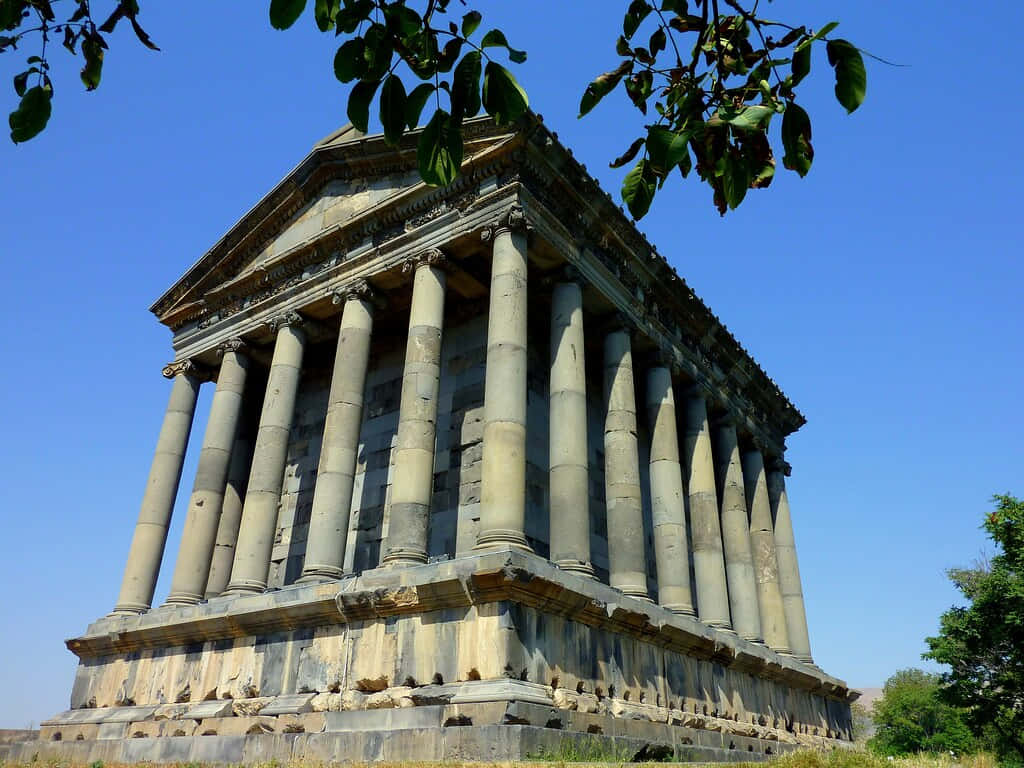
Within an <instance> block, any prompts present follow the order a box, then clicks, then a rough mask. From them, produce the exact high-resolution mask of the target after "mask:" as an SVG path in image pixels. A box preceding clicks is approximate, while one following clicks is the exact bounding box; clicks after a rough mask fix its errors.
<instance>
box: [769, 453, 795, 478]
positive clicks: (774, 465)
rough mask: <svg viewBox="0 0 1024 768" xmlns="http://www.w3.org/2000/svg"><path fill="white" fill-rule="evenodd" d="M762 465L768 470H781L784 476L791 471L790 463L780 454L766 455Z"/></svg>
mask: <svg viewBox="0 0 1024 768" xmlns="http://www.w3.org/2000/svg"><path fill="white" fill-rule="evenodd" d="M764 465H765V467H766V468H767V469H768V471H769V472H781V473H782V474H783V475H785V476H786V477H789V476H790V475H791V474H792V472H793V467H792V465H791V464H790V463H789V462H788V461H786V460H785V459H784V458H782V457H781V456H772V457H771V458H769V457H767V456H766V457H765V462H764Z"/></svg>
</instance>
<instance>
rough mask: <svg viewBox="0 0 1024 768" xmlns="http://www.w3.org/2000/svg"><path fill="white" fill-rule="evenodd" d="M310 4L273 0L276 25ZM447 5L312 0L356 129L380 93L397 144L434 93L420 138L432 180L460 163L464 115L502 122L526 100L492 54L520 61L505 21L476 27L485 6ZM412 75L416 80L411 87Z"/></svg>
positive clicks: (444, 179) (387, 129)
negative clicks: (451, 12)
mask: <svg viewBox="0 0 1024 768" xmlns="http://www.w3.org/2000/svg"><path fill="white" fill-rule="evenodd" d="M306 5H307V2H306V0H271V3H270V23H271V25H272V26H273V27H275V28H276V29H287V28H288V27H290V26H292V25H293V24H294V23H295V22H296V21H297V20H298V19H299V17H300V16H301V15H302V13H303V11H305V9H306ZM448 6H449V0H427V2H425V3H423V4H422V5H420V6H417V7H414V4H413V3H409V2H405V1H404V0H395V1H394V2H389V1H388V0H315V3H314V8H313V16H314V20H315V22H316V24H317V27H318V28H319V29H320V31H321V32H331V31H333V32H334V34H335V35H336V37H337V38H338V39H340V40H341V41H342V42H341V44H340V45H339V46H338V49H337V52H336V53H335V56H334V74H335V76H336V77H337V78H338V80H339V81H341V82H342V83H346V84H347V83H352V84H353V85H352V89H351V91H350V92H349V97H348V110H347V111H348V118H349V120H350V121H351V122H352V125H354V126H355V127H356V128H357V129H359V130H361V131H366V130H367V126H368V124H369V120H370V111H371V109H372V107H373V104H374V101H376V104H377V109H378V115H379V117H380V121H381V124H382V125H383V126H384V140H385V141H386V142H387V143H388V144H389V145H391V146H397V145H398V143H399V141H400V140H401V138H402V135H403V133H405V131H407V130H411V129H413V128H415V127H416V126H417V125H418V124H419V123H420V121H421V119H422V116H423V114H424V109H425V108H426V107H427V105H428V104H429V103H430V102H433V111H432V115H431V117H430V120H429V121H428V122H427V124H426V127H425V128H424V130H423V131H422V133H421V134H420V137H419V141H418V144H417V160H418V163H419V170H420V176H421V177H422V178H423V180H424V181H425V182H427V183H428V184H433V185H444V184H448V183H450V182H451V181H452V180H454V178H455V176H456V175H457V174H458V172H459V168H460V166H461V165H462V157H463V152H464V149H463V132H462V124H463V121H464V120H466V119H467V118H471V117H474V116H476V115H477V114H479V112H480V110H481V109H483V111H485V112H486V113H487V114H488V115H490V116H491V117H493V118H494V120H495V121H496V122H498V123H499V124H506V123H511V122H514V121H515V120H517V119H518V118H519V117H520V116H521V115H523V113H524V112H526V109H527V106H528V103H529V102H528V99H527V96H526V91H524V90H523V88H522V86H520V85H519V83H518V82H517V81H516V79H515V77H514V76H513V75H512V73H511V72H509V70H508V69H506V68H505V67H503V66H502V65H501V64H499V63H498V62H497V61H495V60H494V59H493V58H492V56H493V54H494V53H495V50H503V51H504V52H505V53H506V54H507V55H508V58H509V60H510V61H512V62H515V63H522V62H523V61H525V60H526V53H525V52H524V51H520V50H517V49H515V48H513V47H512V46H511V45H509V43H508V40H507V39H506V37H505V34H504V33H503V32H502V31H501V30H500V29H492V30H490V31H488V32H487V33H485V34H483V35H482V36H478V35H477V32H478V30H479V29H480V25H481V22H482V21H483V17H482V15H481V14H480V12H479V11H469V12H467V13H465V14H463V15H462V17H461V19H459V20H458V21H456V20H455V19H448V20H447V21H446V20H445V17H446V15H447V12H448ZM400 73H405V74H406V77H405V79H403V77H402V74H400ZM410 76H411V77H410ZM406 80H411V81H412V82H413V83H415V82H416V81H419V83H418V84H417V85H415V87H413V88H411V89H409V88H407V86H406Z"/></svg>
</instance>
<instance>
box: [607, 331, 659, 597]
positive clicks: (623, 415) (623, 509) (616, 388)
mask: <svg viewBox="0 0 1024 768" xmlns="http://www.w3.org/2000/svg"><path fill="white" fill-rule="evenodd" d="M604 391H605V402H606V403H607V413H606V416H605V423H604V462H605V466H604V484H605V506H606V509H607V515H608V561H609V568H608V571H609V573H608V582H609V584H610V585H611V586H612V587H614V588H615V589H618V590H621V591H622V592H623V593H625V594H627V595H631V596H632V597H637V598H640V599H643V600H650V598H649V597H648V594H647V560H646V554H645V549H646V547H645V541H644V518H643V508H642V506H641V501H640V452H639V448H638V446H637V438H636V393H635V390H634V382H633V355H632V352H631V350H630V339H629V331H627V330H626V329H624V328H618V329H616V330H613V331H611V332H610V333H609V334H608V335H607V336H605V339H604Z"/></svg>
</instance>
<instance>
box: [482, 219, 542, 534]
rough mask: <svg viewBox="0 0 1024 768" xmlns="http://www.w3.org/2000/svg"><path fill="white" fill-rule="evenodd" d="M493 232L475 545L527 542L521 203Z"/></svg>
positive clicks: (524, 270) (524, 261)
mask: <svg viewBox="0 0 1024 768" xmlns="http://www.w3.org/2000/svg"><path fill="white" fill-rule="evenodd" d="M486 234H487V233H485V235H486ZM489 237H491V239H493V241H494V253H493V256H492V258H491V295H490V309H489V313H488V319H487V370H486V372H485V374H484V445H483V462H482V464H483V466H482V469H481V488H480V533H479V534H478V535H477V540H476V547H475V549H491V548H497V547H515V548H518V549H526V550H528V549H530V546H529V545H528V544H527V543H526V343H527V340H526V282H527V268H526V264H527V254H526V241H527V226H526V217H525V216H524V215H523V211H522V209H521V208H519V207H518V206H515V207H513V208H512V209H511V210H510V211H508V213H506V214H505V215H504V216H503V217H502V219H501V221H500V222H499V223H498V225H497V227H495V228H494V230H493V231H492V232H491V233H490V235H489Z"/></svg>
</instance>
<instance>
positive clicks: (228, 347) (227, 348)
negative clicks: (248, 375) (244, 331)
mask: <svg viewBox="0 0 1024 768" xmlns="http://www.w3.org/2000/svg"><path fill="white" fill-rule="evenodd" d="M247 348H248V347H247V345H246V343H245V342H244V341H242V340H241V339H240V338H238V337H237V336H236V337H234V338H231V339H227V340H225V341H222V342H221V343H220V344H218V345H217V354H218V355H220V356H221V357H223V356H224V354H225V353H227V352H245V351H246V350H247Z"/></svg>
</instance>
